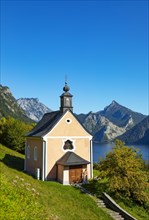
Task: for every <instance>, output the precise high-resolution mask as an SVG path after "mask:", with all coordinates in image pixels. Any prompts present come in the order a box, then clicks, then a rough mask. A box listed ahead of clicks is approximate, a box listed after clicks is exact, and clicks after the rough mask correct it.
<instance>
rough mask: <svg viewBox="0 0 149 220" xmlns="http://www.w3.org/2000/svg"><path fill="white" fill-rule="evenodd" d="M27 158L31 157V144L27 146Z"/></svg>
mask: <svg viewBox="0 0 149 220" xmlns="http://www.w3.org/2000/svg"><path fill="white" fill-rule="evenodd" d="M27 159H30V146H29V145H28V146H27Z"/></svg>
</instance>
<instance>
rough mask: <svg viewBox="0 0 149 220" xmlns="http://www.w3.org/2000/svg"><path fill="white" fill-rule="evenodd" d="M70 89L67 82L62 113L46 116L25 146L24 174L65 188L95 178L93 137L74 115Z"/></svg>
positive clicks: (57, 112) (27, 137)
mask: <svg viewBox="0 0 149 220" xmlns="http://www.w3.org/2000/svg"><path fill="white" fill-rule="evenodd" d="M69 90H70V88H69V86H68V85H67V83H65V86H64V88H63V93H62V95H61V96H60V110H58V111H53V112H50V113H46V114H45V115H44V116H43V118H42V119H41V120H40V121H39V122H38V123H37V125H36V126H35V127H34V128H33V130H31V131H30V132H29V133H28V134H27V135H26V143H25V164H24V170H25V172H27V173H28V174H30V175H33V176H36V174H37V173H36V172H37V171H38V175H39V179H41V180H43V181H50V180H52V181H58V182H60V183H62V184H64V185H69V184H73V183H80V182H83V181H84V178H85V180H86V181H87V180H88V179H90V178H92V177H93V150H92V138H93V137H92V135H91V134H90V133H89V132H88V131H87V130H86V129H85V127H84V126H83V125H82V124H81V123H80V122H79V121H78V119H77V118H76V116H75V114H74V113H73V107H72V97H73V96H72V95H71V94H70V92H69Z"/></svg>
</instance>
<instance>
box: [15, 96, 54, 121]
mask: <svg viewBox="0 0 149 220" xmlns="http://www.w3.org/2000/svg"><path fill="white" fill-rule="evenodd" d="M17 103H18V105H19V106H20V107H21V108H22V109H23V110H24V111H25V112H26V115H27V116H28V117H29V118H31V119H32V120H34V121H36V122H38V121H39V120H40V119H41V118H42V116H43V115H44V114H45V113H47V112H51V111H52V110H51V109H50V108H48V107H47V106H45V105H44V104H43V103H41V102H40V101H39V99H38V98H20V99H18V100H17Z"/></svg>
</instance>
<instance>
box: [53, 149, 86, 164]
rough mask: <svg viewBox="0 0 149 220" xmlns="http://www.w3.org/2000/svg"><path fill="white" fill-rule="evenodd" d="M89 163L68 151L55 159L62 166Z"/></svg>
mask: <svg viewBox="0 0 149 220" xmlns="http://www.w3.org/2000/svg"><path fill="white" fill-rule="evenodd" d="M89 163H90V162H89V161H87V160H84V159H83V158H82V157H80V156H78V155H77V154H75V153H74V152H70V151H68V152H67V153H65V154H64V156H62V157H61V158H60V159H59V160H58V161H57V164H60V165H63V166H73V165H84V164H89Z"/></svg>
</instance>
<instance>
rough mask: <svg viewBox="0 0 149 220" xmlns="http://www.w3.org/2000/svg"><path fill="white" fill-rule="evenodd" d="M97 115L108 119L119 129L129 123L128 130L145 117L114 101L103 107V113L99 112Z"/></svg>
mask: <svg viewBox="0 0 149 220" xmlns="http://www.w3.org/2000/svg"><path fill="white" fill-rule="evenodd" d="M99 114H100V115H102V116H104V117H106V118H108V119H109V120H110V121H111V122H112V123H114V124H115V125H117V126H119V127H124V126H126V125H127V124H128V122H129V123H130V126H129V128H131V127H133V126H134V125H136V124H138V123H139V122H140V121H142V120H143V119H144V118H145V117H146V116H145V115H142V114H141V113H137V112H134V111H132V110H130V109H128V108H126V107H124V106H122V105H120V104H118V103H117V102H116V101H112V103H111V104H110V105H108V106H107V107H105V108H104V110H103V111H100V112H99Z"/></svg>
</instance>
